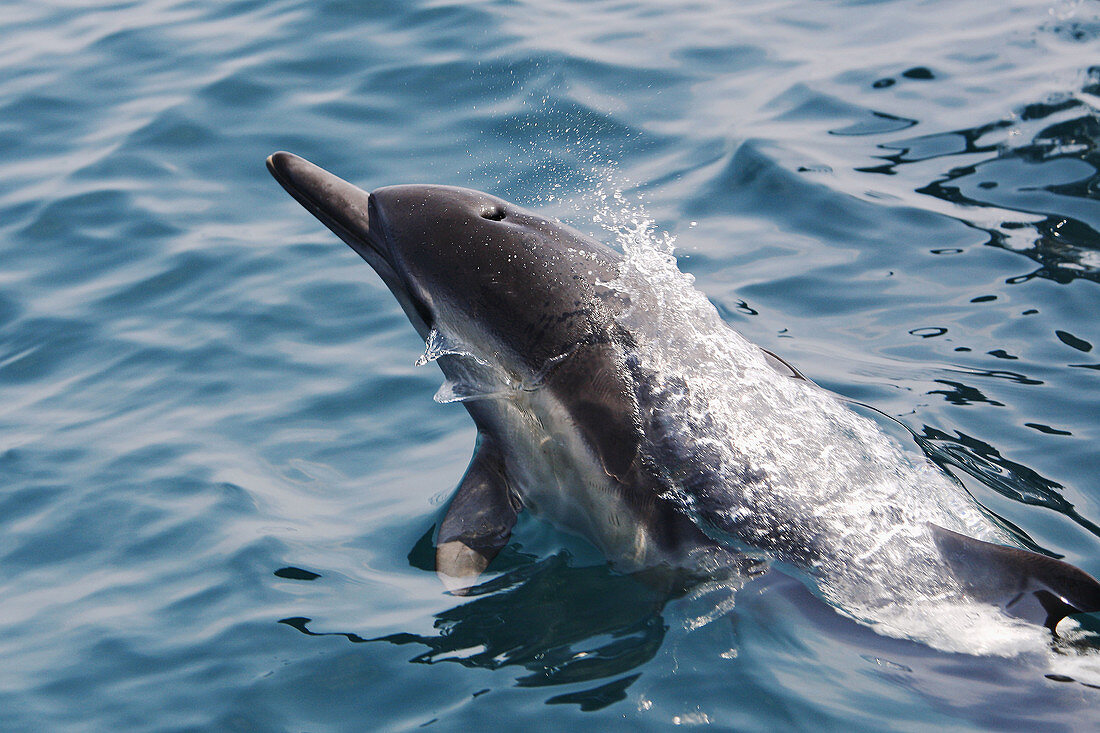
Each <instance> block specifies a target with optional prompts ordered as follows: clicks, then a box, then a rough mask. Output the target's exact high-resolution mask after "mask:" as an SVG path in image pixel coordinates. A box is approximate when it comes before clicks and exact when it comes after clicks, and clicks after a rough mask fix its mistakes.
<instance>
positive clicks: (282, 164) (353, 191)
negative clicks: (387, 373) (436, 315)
mask: <svg viewBox="0 0 1100 733" xmlns="http://www.w3.org/2000/svg"><path fill="white" fill-rule="evenodd" d="M267 169H268V170H269V171H271V175H273V176H275V180H276V181H278V182H279V183H280V184H281V185H282V187H283V188H285V189H286V190H287V193H289V194H290V195H291V196H293V197H294V198H295V199H296V200H297V201H298V203H300V204H301V205H302V206H304V207H305V208H306V210H307V211H309V213H311V214H313V215H314V216H315V217H317V218H318V219H319V220H320V221H321V223H322V224H324V225H325V226H326V227H328V228H329V229H331V230H332V231H333V233H335V234H336V236H338V237H340V239H342V240H344V241H345V242H347V244H348V246H349V247H351V248H352V249H353V250H355V251H356V252H357V253H358V254H359V256H360V257H362V258H363V259H364V260H366V261H367V264H368V265H370V266H371V267H373V268H374V271H375V272H377V273H378V275H379V276H380V277H381V278H382V282H384V283H386V286H387V287H388V288H389V289H390V292H392V293H393V295H394V297H395V298H397V302H398V303H400V304H401V307H402V308H403V309H404V311H405V313H406V314H407V315H408V316H409V320H410V321H411V322H412V324H413V327H414V328H415V329H416V331H417V333H419V334H420V335H421V337H426V336H427V334H428V330H429V329H430V328H431V324H432V316H431V311H430V310H429V308H428V307H427V306H426V305H425V304H424V302H423V301H422V300H421V299H418V298H416V297H414V296H413V295H412V294H411V293H410V292H409V288H408V287H407V286H406V284H405V282H404V278H403V277H402V276H401V275H400V274H399V269H400V268H399V267H398V266H396V265H395V264H394V257H393V252H392V248H391V246H390V244H389V240H388V239H387V238H386V235H385V231H384V230H385V225H384V224H383V221H382V219H383V217H382V214H381V212H380V211H379V207H377V206H376V205H375V201H374V198H373V197H372V196H371V195H370V194H369V193H367V192H366V191H364V190H363V189H361V188H359V187H358V186H353V185H351V184H350V183H348V182H347V181H345V180H344V179H342V178H339V177H337V176H334V175H332V174H331V173H329V172H328V171H326V170H325V169H324V168H321V167H320V166H316V165H314V164H313V163H310V162H309V161H308V160H306V159H305V158H300V157H298V156H297V155H294V154H293V153H284V152H278V153H273V154H272V155H270V156H268V158H267Z"/></svg>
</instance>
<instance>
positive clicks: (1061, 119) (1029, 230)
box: [857, 66, 1100, 283]
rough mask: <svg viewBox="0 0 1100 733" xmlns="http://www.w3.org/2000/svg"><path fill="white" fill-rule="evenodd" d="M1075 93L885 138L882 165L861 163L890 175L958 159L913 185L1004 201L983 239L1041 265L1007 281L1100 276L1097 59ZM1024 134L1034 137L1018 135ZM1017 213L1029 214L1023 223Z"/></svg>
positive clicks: (983, 201)
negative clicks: (997, 116) (958, 126)
mask: <svg viewBox="0 0 1100 733" xmlns="http://www.w3.org/2000/svg"><path fill="white" fill-rule="evenodd" d="M1088 73H1089V83H1088V84H1087V85H1086V86H1085V87H1084V88H1083V89H1082V90H1081V92H1080V94H1078V95H1064V96H1062V97H1061V98H1058V99H1052V100H1050V101H1047V102H1037V103H1034V104H1030V105H1027V106H1026V107H1024V108H1023V109H1022V110H1020V112H1019V114H1018V117H1017V118H1016V119H1012V120H1008V119H1002V120H995V121H993V122H989V123H987V124H984V125H980V126H977V127H972V128H969V129H964V130H954V131H950V132H943V133H936V134H931V135H924V136H920V137H914V138H908V139H903V140H897V141H892V142H888V143H882V144H880V145H879V148H881V149H882V150H886V151H889V152H887V153H885V154H880V155H878V156H876V157H879V158H881V159H882V160H885V161H887V162H886V163H884V164H882V165H876V166H867V167H862V168H858V169H857V170H859V171H862V172H865V173H878V174H883V175H896V174H897V173H898V172H899V171H898V169H899V168H900V167H902V166H906V165H910V164H915V163H922V162H924V161H929V160H934V159H944V160H945V161H946V162H954V161H957V162H955V163H954V165H953V166H952V167H951V168H949V169H948V170H947V171H946V172H944V173H943V174H942V175H941V176H939V177H937V178H936V179H935V180H933V181H931V182H930V183H928V184H927V185H925V186H923V187H922V188H918V189H917V192H918V193H923V194H927V195H929V196H934V197H936V198H938V199H942V200H944V201H948V202H951V203H954V204H962V205H966V206H980V207H991V208H997V209H1002V210H1004V211H1005V217H1006V218H1005V221H1003V222H1002V223H1001V224H1000V226H999V228H996V229H988V230H987V231H988V233H989V235H990V241H989V244H990V245H992V246H995V247H1002V248H1005V249H1010V250H1012V251H1015V252H1019V253H1021V254H1024V255H1027V256H1028V257H1031V258H1032V259H1033V260H1035V261H1036V262H1037V263H1039V268H1038V269H1036V270H1035V271H1033V272H1031V273H1028V274H1026V275H1021V276H1018V277H1016V278H1013V279H1012V280H1011V281H1010V282H1026V281H1027V280H1029V279H1031V278H1036V277H1039V278H1046V279H1049V280H1054V281H1056V282H1060V283H1068V282H1070V281H1072V280H1074V279H1075V278H1085V279H1088V280H1093V281H1098V282H1100V205H1098V204H1097V201H1096V198H1097V194H1098V192H1100V121H1098V120H1097V113H1096V105H1097V102H1098V101H1100V100H1097V97H1098V96H1100V67H1097V66H1094V67H1091V68H1090V69H1089V71H1088ZM1025 133H1030V139H1027V140H1025V141H1023V142H1020V141H1019V138H1020V137H1022V136H1023V135H1024V134H1025ZM1013 212H1021V213H1024V214H1031V215H1033V216H1031V217H1026V220H1025V221H1020V220H1018V217H1014V216H1013Z"/></svg>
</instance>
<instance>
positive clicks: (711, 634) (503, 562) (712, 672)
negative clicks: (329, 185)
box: [0, 0, 1100, 731]
mask: <svg viewBox="0 0 1100 733" xmlns="http://www.w3.org/2000/svg"><path fill="white" fill-rule="evenodd" d="M2 25H3V29H4V32H3V33H2V34H0V69H2V71H0V662H2V663H0V729H3V730H12V731H23V730H26V731H38V730H96V731H99V730H133V731H182V730H204V731H205V730H228V731H237V730H240V731H250V730H264V731H268V730H272V731H283V730H285V731H322V730H333V731H343V730H408V729H413V728H419V727H429V728H433V729H436V730H459V729H470V728H480V727H484V726H489V725H501V726H504V727H507V728H513V727H515V728H519V727H524V728H527V729H532V730H560V729H563V728H566V727H584V728H591V729H598V730H628V729H629V730H637V729H664V728H667V727H670V726H673V725H690V726H709V727H712V728H715V729H717V730H773V729H778V728H784V729H792V728H793V729H807V730H810V729H812V730H851V729H861V730H863V729H871V730H876V729H877V730H883V729H891V730H916V729H925V728H926V727H927V726H931V725H936V726H940V727H942V728H943V729H947V730H985V729H1013V730H1091V729H1095V727H1096V725H1097V723H1098V722H1100V713H1098V711H1100V690H1098V689H1096V688H1095V687H1094V686H1090V685H1095V684H1097V683H1098V682H1100V673H1098V672H1097V670H1100V664H1098V663H1097V662H1096V659H1097V647H1096V644H1095V642H1088V641H1087V640H1085V641H1082V642H1080V643H1074V642H1073V641H1072V639H1069V640H1063V641H1062V642H1059V643H1053V642H1052V643H1051V646H1050V649H1049V650H1048V651H1047V652H1045V653H1041V654H1036V653H1020V654H1007V655H981V654H966V653H947V652H943V651H938V650H936V649H934V648H932V647H930V646H928V645H926V644H921V643H919V642H917V641H912V640H906V639H898V638H891V637H887V636H884V635H880V634H878V633H876V632H875V631H874V630H873V629H870V628H868V627H866V626H864V625H861V624H858V623H856V622H854V621H851V620H849V619H847V618H845V617H844V616H841V615H839V614H837V613H836V611H835V610H834V609H833V608H832V607H831V606H830V605H828V604H827V603H825V602H824V601H822V600H821V599H820V598H818V597H817V596H815V595H814V594H813V593H811V591H810V590H808V589H807V588H806V587H805V586H803V585H802V584H800V583H798V582H797V581H795V580H793V579H792V578H790V577H789V576H787V575H784V574H783V573H768V574H767V575H765V576H764V577H762V578H760V579H758V580H756V581H753V582H752V583H750V584H749V585H747V586H746V587H745V588H744V589H742V591H741V592H740V593H739V594H738V595H737V596H736V598H735V599H734V600H733V602H732V603H730V602H729V599H728V598H727V597H725V596H716V595H715V594H710V593H707V592H706V589H701V590H698V591H696V592H693V593H689V594H687V595H685V596H683V597H680V598H676V599H672V600H668V599H665V598H662V597H660V596H659V595H658V594H656V593H655V592H654V591H653V590H652V589H651V588H650V587H648V586H647V585H645V584H644V583H641V582H639V581H638V580H636V579H635V578H632V577H628V576H624V575H620V574H617V573H615V572H614V571H613V570H611V569H610V568H608V567H607V564H606V563H605V562H604V560H603V558H602V557H601V556H600V555H599V553H597V552H596V551H595V550H594V549H592V548H591V547H589V546H588V545H587V544H585V543H584V542H583V541H581V540H579V539H577V538H574V537H570V536H568V535H564V534H563V533H561V532H558V531H556V530H555V529H554V528H552V527H550V526H548V525H546V524H545V523H543V522H540V521H539V520H538V519H536V518H531V517H526V516H525V517H524V518H523V519H522V520H521V522H520V525H519V526H518V527H517V531H516V533H515V535H514V541H513V542H512V544H511V545H510V546H509V548H508V549H507V550H506V551H505V552H504V553H503V554H502V555H501V556H500V557H499V558H498V560H497V561H496V562H495V563H494V566H493V570H494V573H493V574H492V577H491V579H490V582H489V583H488V585H486V586H485V587H484V589H483V591H482V592H480V594H479V595H476V596H471V597H466V598H461V597H455V596H451V595H448V594H446V593H445V592H444V591H443V589H442V587H441V586H440V584H439V582H438V581H437V579H436V578H435V575H434V573H433V572H431V562H432V560H431V533H432V529H433V527H434V525H435V523H436V522H437V521H438V520H439V519H440V516H441V513H442V511H443V507H444V506H445V504H446V500H447V498H448V496H449V494H450V492H451V491H452V490H453V487H454V486H455V484H456V482H457V481H458V479H459V477H460V476H461V474H462V472H463V470H464V468H465V466H466V463H467V461H468V460H469V455H470V451H471V448H472V444H473V439H474V429H473V425H472V423H471V421H470V420H469V418H468V417H467V416H466V414H465V411H464V410H463V409H462V408H461V406H459V405H439V404H436V403H435V402H433V401H432V394H433V393H434V392H435V390H436V389H437V387H438V385H439V382H440V375H439V373H438V370H437V369H436V368H435V367H434V366H426V367H416V366H414V362H415V361H416V359H417V357H418V355H419V354H420V353H421V352H422V351H423V344H422V343H420V342H419V341H418V338H417V336H416V334H415V333H414V332H413V330H412V329H411V328H410V327H409V325H408V323H407V322H406V320H405V318H404V316H403V315H402V314H401V312H400V309H399V308H398V306H397V304H396V302H395V301H394V300H393V298H392V296H391V295H390V294H389V293H388V292H387V291H386V290H385V288H384V287H383V286H382V284H381V282H380V281H379V280H378V278H377V277H376V276H375V275H374V274H373V273H372V272H371V271H370V268H369V267H367V266H366V265H365V264H363V263H362V262H361V261H360V260H359V258H358V257H357V256H356V255H355V254H354V253H352V252H351V251H350V250H349V249H348V248H347V247H345V246H344V245H343V244H341V243H340V242H338V241H337V240H336V239H335V237H333V236H332V235H331V234H330V233H329V232H327V230H325V229H324V228H323V227H322V226H321V225H320V224H318V223H317V222H316V221H315V220H314V219H313V218H312V217H310V216H309V215H308V214H307V213H306V212H305V211H304V210H302V209H301V207H299V206H298V205H297V204H296V203H295V202H294V201H292V200H291V199H290V198H289V197H288V196H286V194H285V193H284V192H283V191H282V190H281V189H280V188H279V186H278V185H277V184H276V183H275V182H274V181H273V180H272V179H271V177H270V176H269V175H268V173H267V171H266V170H265V169H264V165H263V161H264V158H265V157H266V156H267V155H268V154H269V153H271V152H273V151H275V150H279V149H287V150H291V151H293V152H296V153H298V154H300V155H303V156H305V157H307V158H309V159H311V160H313V161H315V162H317V163H318V164H320V165H322V166H324V167H326V168H328V169H330V170H333V171H334V172H336V173H338V174H339V175H341V176H343V177H345V178H347V179H348V180H351V181H353V182H356V183H357V184H360V185H362V186H364V187H367V188H373V187H377V186H381V185H386V184H393V183H402V182H435V183H448V184H457V185H464V186H469V187H473V188H479V189H483V190H486V191H490V192H492V193H494V194H497V195H500V196H502V197H504V198H507V199H510V200H513V201H516V202H517V203H520V204H522V205H525V206H528V207H531V208H534V209H536V210H538V211H540V212H542V213H544V214H546V215H549V216H555V217H558V218H561V219H563V220H565V221H567V222H569V223H571V224H573V225H574V226H577V227H579V228H581V229H582V230H584V231H587V232H590V233H593V234H594V235H596V236H599V237H600V238H602V239H604V240H605V241H614V239H615V234H614V232H611V231H608V229H607V228H606V224H607V222H608V221H612V220H620V219H621V218H623V217H625V219H627V220H636V219H640V218H643V217H644V218H645V219H646V220H648V221H651V222H652V230H651V236H652V237H653V238H654V239H655V240H662V238H663V237H664V236H666V235H667V236H669V237H673V238H675V242H676V247H677V250H676V252H677V255H678V258H679V265H680V268H681V269H682V270H684V271H685V272H689V273H690V274H691V275H693V276H694V278H695V284H696V287H697V288H699V290H701V291H702V292H703V293H705V294H706V295H707V297H708V298H709V299H710V301H711V302H712V303H713V304H714V306H715V307H716V308H717V309H718V311H719V312H720V313H721V314H722V317H723V318H724V319H725V320H726V321H727V322H728V323H729V324H730V325H731V326H733V327H734V328H735V329H736V330H738V331H739V332H740V333H742V334H743V335H745V336H746V337H747V338H749V339H750V340H752V341H754V342H756V343H758V344H760V345H761V346H764V347H765V348H768V349H770V350H772V351H775V352H776V353H779V354H780V355H781V356H783V357H784V358H786V359H787V360H788V361H790V362H792V363H793V364H795V365H797V366H798V368H799V369H800V370H801V371H802V372H803V373H804V374H806V375H807V376H808V377H809V378H811V379H813V380H814V381H816V382H817V383H818V384H821V385H822V386H824V387H826V388H828V389H830V390H833V391H835V392H837V393H839V394H841V395H843V396H845V397H847V398H850V399H852V400H855V401H857V402H860V403H865V404H867V405H871V406H873V407H874V408H875V409H876V410H879V411H881V412H882V413H885V414H886V415H889V416H891V417H893V418H896V419H897V420H898V421H900V423H901V425H903V426H904V427H900V426H899V427H898V432H897V437H899V439H900V440H902V441H903V442H905V443H906V445H907V446H908V447H909V448H911V449H912V450H914V451H924V452H925V454H927V455H928V456H929V457H931V458H932V459H933V460H935V461H936V462H938V463H940V464H941V465H943V466H944V467H945V469H947V470H950V471H951V472H952V473H953V474H954V475H955V476H956V477H957V478H958V479H959V480H960V481H961V482H962V483H963V484H964V485H965V487H966V488H967V490H968V491H969V492H970V493H971V495H972V496H973V497H974V498H975V499H976V500H977V501H978V502H980V503H981V504H982V505H984V506H985V507H987V508H988V509H989V510H990V511H991V512H993V513H995V514H996V515H998V516H999V517H1001V518H1002V519H1003V520H1005V521H1006V522H1008V523H1010V524H1012V525H1014V526H1015V527H1017V528H1018V529H1019V531H1020V533H1021V534H1022V535H1023V536H1026V537H1027V538H1029V539H1030V541H1031V542H1033V543H1034V545H1035V546H1036V547H1038V548H1041V549H1043V550H1045V551H1047V552H1051V553H1056V554H1057V555H1060V556H1063V557H1065V559H1066V560H1067V561H1069V562H1071V563H1073V564H1075V565H1077V566H1079V567H1081V568H1083V569H1085V570H1086V571H1088V572H1090V573H1092V574H1093V575H1100V527H1098V526H1097V522H1100V479H1098V478H1097V477H1098V476H1100V452H1098V451H1097V448H1096V446H1097V444H1098V441H1100V381H1098V380H1100V326H1098V325H1097V324H1098V320H1097V317H1096V314H1097V311H1098V308H1100V203H1098V200H1100V174H1098V170H1097V169H1098V167H1100V148H1098V145H1100V5H1097V3H1095V2H1087V1H1085V0H1079V1H1076V2H1074V1H1071V0H1065V1H1059V2H1023V1H1021V0H1006V1H1005V2H1001V3H987V2H977V1H971V0H963V1H961V2H960V1H955V0H952V1H950V2H949V1H947V0H925V1H923V2H922V1H918V0H882V1H880V2H873V1H864V2H855V1H847V2H846V1H843V0H831V1H826V2H809V1H797V0H786V1H784V0H749V1H747V2H739V3H730V2H720V1H718V0H713V1H710V2H708V1H707V0H695V1H693V2H677V1H671V2H656V1H655V0H606V1H596V2H565V1H563V0H542V1H541V2H530V1H528V0H496V1H493V2H461V3H459V2H441V1H422V0H412V1H411V2H363V3H353V2H346V1H345V2H337V1H333V2H302V1H300V0H293V1H291V0H281V1H276V2H255V1H252V0H249V1H246V2H220V3H214V2H206V3H204V2H181V1H176V0H163V1H160V2H114V3H84V2H72V1H70V2H54V3H31V2H25V1H23V0H12V1H11V2H8V3H7V4H6V5H5V9H4V20H3V22H2ZM914 490H919V487H915V489H914ZM700 619H703V620H705V621H707V622H706V623H701V622H700Z"/></svg>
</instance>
